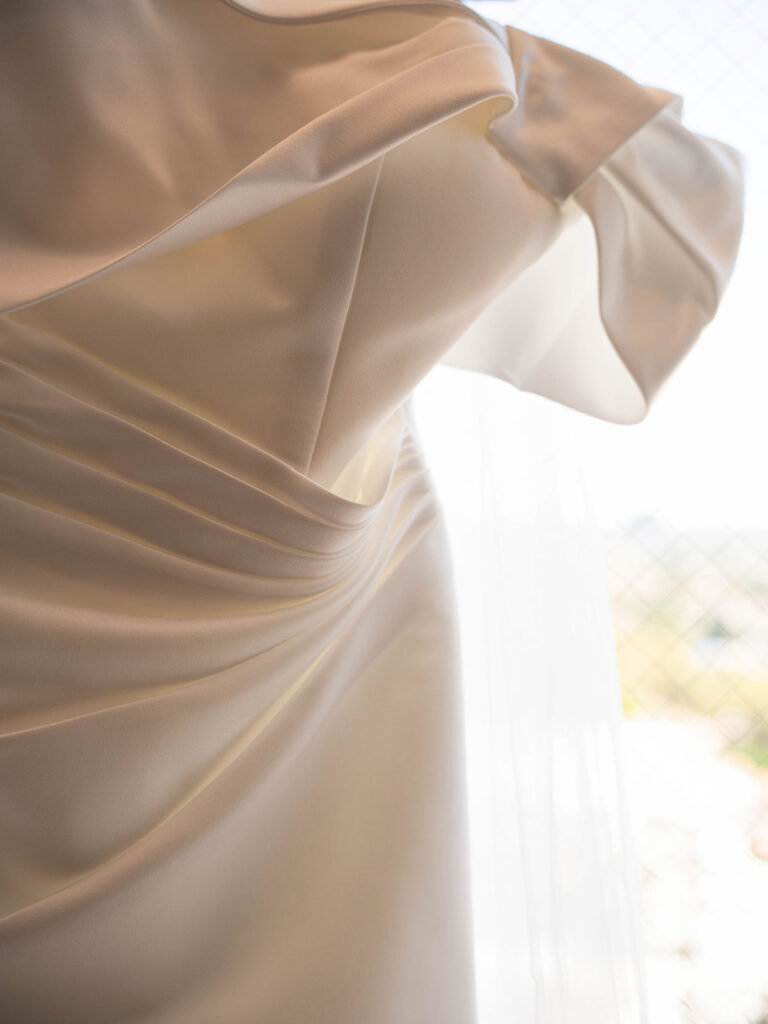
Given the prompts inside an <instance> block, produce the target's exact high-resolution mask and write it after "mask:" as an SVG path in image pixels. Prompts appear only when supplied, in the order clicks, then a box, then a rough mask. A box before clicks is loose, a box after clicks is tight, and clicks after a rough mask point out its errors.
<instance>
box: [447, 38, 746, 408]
mask: <svg viewBox="0 0 768 1024" xmlns="http://www.w3.org/2000/svg"><path fill="white" fill-rule="evenodd" d="M505 29H506V34H507V39H508V43H509V52H510V57H511V59H512V63H513V65H514V70H515V75H516V79H517V86H516V88H517V95H518V103H517V105H516V106H515V108H514V109H513V110H512V111H510V112H509V113H508V114H507V115H505V116H504V117H503V118H501V119H499V120H497V121H496V123H495V124H494V125H492V126H491V127H490V129H489V136H490V137H491V139H492V141H493V142H494V143H495V144H496V145H497V147H498V148H499V149H500V150H501V152H502V153H503V154H504V155H505V156H506V157H507V158H508V159H509V160H510V161H511V162H512V163H513V164H514V165H515V167H516V168H517V170H518V171H519V173H520V175H521V176H522V177H523V179H524V180H525V181H526V183H527V184H528V186H529V187H530V188H531V189H534V190H536V191H537V192H539V193H544V194H545V195H546V196H548V197H549V198H550V199H551V201H552V203H553V204H554V205H555V207H556V209H557V211H558V218H559V223H558V226H557V228H558V229H557V231H556V232H555V234H554V240H553V241H552V243H551V244H550V245H548V246H547V247H546V249H545V251H544V252H543V253H542V254H541V255H540V256H539V258H538V259H536V261H535V262H534V263H533V264H532V265H531V266H529V267H528V268H527V269H526V270H524V271H523V272H522V273H521V274H519V275H518V276H516V277H515V279H514V280H512V281H511V282H510V283H509V284H508V285H507V286H505V287H504V289H503V290H502V291H501V292H500V293H499V294H498V295H497V296H496V297H495V298H494V300H493V301H492V302H491V303H490V305H489V306H488V307H487V308H486V309H485V310H484V312H483V313H482V314H481V315H480V317H479V318H478V319H477V320H476V321H474V323H473V324H472V325H471V326H470V328H469V330H468V331H467V332H466V334H464V335H463V336H462V338H460V339H459V341H458V342H457V343H456V345H454V346H453V348H452V349H451V350H450V351H449V352H448V353H447V355H446V357H445V359H444V360H443V361H444V362H445V363H447V364H449V365H457V366H462V367H465V368H468V369H474V370H478V371H481V372H485V373H488V374H491V375H493V376H496V377H500V378H502V379H506V380H508V381H510V382H511V383H513V384H514V385H515V386H517V387H518V388H520V389H521V390H524V391H531V392H535V393H538V394H540V395H543V396H545V397H547V398H550V399H552V400H554V401H557V402H559V403H562V404H564V405H568V406H571V407H572V408H575V409H578V410H579V411H581V412H584V413H587V414H589V415H592V416H596V417H598V418H601V419H605V420H609V421H612V422H616V423H635V422H638V421H639V420H642V419H643V418H644V417H645V415H646V414H647V412H648V409H649V406H650V403H651V402H652V400H653V398H654V396H655V395H656V393H657V392H658V391H659V389H660V388H661V386H662V385H663V383H664V382H665V380H666V379H667V378H668V377H669V375H670V374H671V373H672V371H673V370H674V368H675V367H676V366H677V365H678V364H679V363H680V361H681V359H682V358H683V357H684V356H685V354H686V353H687V352H688V351H689V350H690V348H691V346H692V345H693V344H694V342H695V341H696V339H697V337H698V336H699V334H700V332H701V330H702V328H703V327H704V326H705V324H707V323H708V322H709V321H710V320H711V319H712V318H713V316H714V315H715V312H716V310H717V308H718V305H719V302H720V299H721V298H722V295H723V292H724V290H725V287H726V285H727V282H728V280H729V278H730V275H731V272H732V269H733V266H734V263H735V260H736V255H737V250H738V246H739V241H740V236H741V230H742V219H743V191H744V180H743V179H744V174H743V162H742V158H741V155H740V154H739V153H738V152H737V151H736V150H735V149H733V148H732V147H731V146H729V145H726V144H725V143H723V142H720V141H718V140H715V139H711V138H708V137H705V136H703V135H699V134H696V133H694V132H692V131H690V130H689V129H688V128H686V127H685V126H684V125H683V124H682V121H681V115H682V100H681V98H680V97H679V96H677V95H675V94H674V93H670V92H666V91H664V90H661V89H655V88H651V87H648V86H644V85H641V84H639V83H637V82H635V81H634V80H633V79H631V78H629V77H628V76H626V75H624V74H623V73H622V72H620V71H618V70H617V69H616V68H613V67H612V66H610V65H608V64H605V63H603V62H601V61H598V60H595V59H593V58H592V57H589V56H587V55H585V54H582V53H579V52H578V51H575V50H572V49H569V48H568V47H564V46H561V45H559V44H556V43H554V42H552V41H550V40H547V39H543V38H539V37H536V36H533V35H530V34H528V33H526V32H523V31H521V30H519V29H514V28H511V27H509V26H505Z"/></svg>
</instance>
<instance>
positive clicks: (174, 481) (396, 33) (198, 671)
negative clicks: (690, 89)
mask: <svg viewBox="0 0 768 1024" xmlns="http://www.w3.org/2000/svg"><path fill="white" fill-rule="evenodd" d="M0 97H1V99H0V103H1V104H2V118H1V119H0V124H1V128H0V131H1V132H2V137H1V139H0V142H1V149H2V159H1V160H0V254H1V263H0V307H1V309H2V315H0V523H1V525H2V532H1V534H0V569H1V574H0V715H1V722H0V915H1V916H0V1019H1V1020H2V1021H3V1022H4V1024H54V1022H55V1024H214V1022H216V1024H482V1022H481V1021H477V1019H476V1004H475V992H474V977H473V948H472V929H471V901H470V893H469V869H468V834H467V833H468V827H467V805H466V786H465V764H464V749H463V739H462V700H461V683H462V680H461V675H460V672H459V659H458V657H457V639H456V637H457V631H456V621H457V620H456V610H455V593H454V590H453V579H452V575H451V566H450V561H449V558H448V552H447V547H446V539H445V531H444V524H443V519H442V515H441V508H440V505H439V502H438V500H437V497H436V494H435V491H434V488H433V484H432V480H431V478H430V474H429V470H428V468H427V467H426V466H425V464H424V461H423V458H422V455H421V450H420V446H419V441H418V437H417V436H416V434H415V431H414V427H413V420H412V408H411V392H412V390H413V389H414V387H415V385H416V384H417V383H418V382H419V381H420V380H421V379H422V378H423V377H424V376H425V374H426V373H427V372H428V371H429V369H430V368H431V367H433V366H434V365H435V364H436V363H438V362H443V363H446V364H449V365H458V366H463V367H467V368H471V369H474V370H478V371H480V372H484V373H488V374H491V375H495V376H497V377H500V378H503V379H504V380H508V381H509V382H511V383H512V384H513V385H515V386H516V387H517V388H519V389H522V390H526V391H532V392H537V393H539V394H540V395H543V396H545V397H546V398H549V399H551V400H553V401H556V402H560V403H562V404H565V405H569V406H571V407H573V408H575V409H578V410H580V411H581V412H583V413H585V414H588V415H593V416H597V417H601V418H603V419H606V420H612V421H615V422H625V423H632V422H636V421H638V420H640V419H642V418H643V417H644V416H645V414H646V412H647V409H648V404H649V402H650V401H651V400H652V398H653V396H654V394H655V393H656V392H657V391H658V389H659V387H660V386H661V385H662V384H663V382H664V380H665V379H666V378H667V377H668V375H669V374H670V373H671V372H672V370H673V369H674V368H675V366H676V365H677V364H678V363H679V362H680V360H681V359H682V358H683V356H684V355H685V353H686V352H687V351H688V349H689V348H690V346H691V345H692V344H693V342H694V341H695V339H696V337H697V336H698V334H699V332H700V330H701V328H702V327H703V325H704V324H706V323H707V322H708V321H709V320H710V319H711V318H712V317H713V315H714V314H715V311H716V308H717V306H718V303H719V301H720V297H721V295H722V293H723V290H724V288H725V286H726V283H727V281H728V278H729V275H730V273H731V270H732V267H733V263H734V261H735V258H736V253H737V247H738V242H739V236H740V231H741V221H742V168H741V161H740V158H739V156H738V154H737V153H736V152H735V151H734V150H733V149H732V148H730V147H729V146H728V145H725V144H724V143H721V142H717V141H714V140H711V139H708V138H704V137H702V136H699V135H696V134H693V133H692V132H690V131H689V130H687V129H686V128H685V127H683V126H682V124H681V121H680V104H679V98H678V97H676V96H674V95H673V94H671V93H668V92H665V91H663V90H660V89H655V88H650V87H647V86H644V85H641V84H638V83H636V82H634V81H632V80H630V79H628V78H627V77H625V76H624V75H623V74H621V73H620V72H618V71H617V70H615V69H614V68H612V67H610V66H608V65H605V64H603V63H600V62H598V61H595V60H593V59H591V58H589V57H586V56H584V55H583V54H580V53H578V52H575V51H573V50H570V49H567V48H564V47H562V46H558V45H556V44H554V43H552V42H550V41H548V40H546V39H541V38H538V37H535V36H532V35H529V34H526V33H525V32H523V31H520V30H517V29H515V28H514V27H511V26H503V25H501V24H499V23H497V22H495V21H490V20H488V19H485V18H482V17H481V16H480V15H479V14H477V13H476V12H474V11H473V10H471V9H470V8H468V7H467V6H465V5H464V4H463V3H461V2H460V0H438V2H431V3H414V2H412V0H400V2H394V0H389V2H383V0H369V2H367V3H354V2H350V0H241V2H234V0H233V2H227V0H119V2H112V0H110V2H107V0H67V2H66V3H58V2H53V0H28V2H25V3H21V2H16V0H11V2H9V3H6V4H3V5H2V8H0ZM462 415H463V413H462V410H461V408H457V409H456V416H458V417H461V416H462ZM520 1024H524V1022H520Z"/></svg>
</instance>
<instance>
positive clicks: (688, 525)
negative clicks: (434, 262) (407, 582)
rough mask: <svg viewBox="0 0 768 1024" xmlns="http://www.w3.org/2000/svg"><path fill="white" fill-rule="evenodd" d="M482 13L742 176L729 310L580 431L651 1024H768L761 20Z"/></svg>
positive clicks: (732, 1)
mask: <svg viewBox="0 0 768 1024" xmlns="http://www.w3.org/2000/svg"><path fill="white" fill-rule="evenodd" d="M471 6H473V7H475V8H476V9H477V10H479V11H480V13H482V14H485V15H487V16H488V17H491V18H494V19H495V20H497V21H500V22H502V23H506V24H513V25H516V26H519V27H520V28H522V29H525V30H527V31H530V32H534V33H537V34H540V35H544V36H547V37H549V38H551V39H555V40H557V41H558V42H561V43H564V44H565V45H568V46H571V47H574V48H576V49H579V50H582V51H584V52H587V53H590V54H592V55H593V56H595V57H598V58H600V59H602V60H605V61H608V62H609V63H611V64H613V65H615V66H617V67H620V68H621V69H622V70H624V71H626V72H627V73H628V74H630V75H632V76H633V77H634V78H636V79H638V80H639V81H642V82H644V83H646V84H649V85H657V86H661V87H663V88H666V89H669V90H670V91H674V92H677V93H679V94H681V95H682V96H683V97H684V101H685V103H684V121H685V123H686V124H687V125H688V126H689V127H691V128H692V129H694V130H696V131H698V132H702V133H704V134H706V135H712V136H715V137H718V138H721V139H723V140H725V141H727V142H729V143H731V144H732V145H734V146H736V147H737V148H738V149H740V150H741V152H742V153H743V154H744V156H745V158H746V165H747V210H746V225H745V231H744V236H743V241H742V246H741V250H740V255H739V261H738V264H737V267H736V270H735V272H734V276H733V278H732V280H731V284H730V287H729V290H728V293H727V295H726V297H725V300H724V301H723V304H722V306H721V308H720V311H719V312H718V316H717V318H716V320H715V321H714V322H713V323H712V325H710V326H709V327H708V328H707V329H706V331H705V332H704V334H703V335H702V337H701V339H700V340H699V342H698V344H697V345H696V346H695V347H694V350H693V351H692V352H691V353H690V354H689V356H688V357H687V358H686V360H685V361H684V363H683V364H682V365H681V366H680V368H679V369H678V371H677V373H676V374H675V375H674V377H673V378H672V380H671V381H670V382H669V383H668V385H667V386H666V388H665V390H664V391H663V393H662V394H661V395H659V397H658V398H657V401H656V405H655V408H654V409H653V410H652V412H651V414H650V416H649V418H648V419H647V420H646V421H645V422H643V423H641V424H639V425H635V426H633V427H631V428H627V427H621V426H619V427H616V426H613V425H611V424H606V423H601V422H597V421H590V420H589V419H588V418H587V417H578V419H579V430H580V431H581V450H582V455H583V459H584V463H585V465H586V468H587V473H588V476H589V482H590V491H591V494H592V498H593V501H594V503H595V506H596V511H597V514H598V516H599V519H600V521H601V524H602V526H603V529H604V537H605V550H606V560H607V567H608V574H609V580H610V585H611V592H612V600H613V608H614V620H615V630H616V641H617V649H618V658H619V671H620V682H621V688H622V697H623V705H624V730H625V747H626V753H627V766H628V775H629V778H628V782H629V799H630V803H631V807H630V813H631V815H632V820H633V823H634V831H635V836H636V847H637V855H638V861H639V868H640V872H641V894H642V911H643V918H644V927H645V932H646V944H647V950H648V980H649V986H650V993H649V995H650V1020H651V1021H653V1024H766V1022H768V485H766V482H765V453H764V452H765V438H766V437H768V402H766V401H765V394H764V389H765V380H766V379H767V378H768V372H767V371H768V346H766V337H765V334H766V328H765V324H766V322H767V318H766V313H767V312H768V309H767V308H766V302H765V285H764V271H765V236H766V234H767V233H768V199H767V198H766V192H765V190H761V189H760V188H759V184H760V183H761V182H763V181H765V180H768V174H767V173H766V172H768V116H767V111H766V97H768V0H697V2H696V3H695V4H690V3H687V2H681V0H647V2H645V3H642V4H640V3H637V2H636V0H581V2H580V3H572V2H571V0H517V2H514V3H510V2H503V0H496V2H494V0H490V2H485V3H482V2H478V3H472V4H471Z"/></svg>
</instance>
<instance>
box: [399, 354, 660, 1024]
mask: <svg viewBox="0 0 768 1024" xmlns="http://www.w3.org/2000/svg"><path fill="white" fill-rule="evenodd" d="M413 409H414V413H415V417H416V423H417V427H418V430H419V432H420V435H421V440H422V444H423V447H424V450H425V453H426V456H427V459H428V460H429V463H430V465H431V467H432V471H433V474H434V478H435V483H436V486H437V488H438V491H439V494H440V496H441V500H442V504H443V509H444V513H445V516H446V520H447V526H448V531H449V536H450V539H451V545H452V555H453V563H454V571H455V577H456V588H457V594H458V602H459V614H460V623H461V642H462V647H463V665H464V680H465V694H464V699H465V712H466V714H465V721H466V743H467V763H468V786H469V796H470V817H471V849H472V858H473V860H472V863H473V900H474V912H475V926H476V957H477V981H478V1000H479V1005H478V1021H480V1022H481V1024H645V1022H646V1021H647V1014H646V1008H645V979H644V952H643V936H642V928H641V918H640V911H639V899H638V891H637V885H638V877H637V871H636V863H635V860H634V852H633V844H632V835H631V831H630V827H629V824H628V816H627V813H626V805H625V795H624V774H623V755H622V747H621V703H620V691H619V683H618V675H617V667H616V660H615V641H614V633H613V627H612V621H611V610H610V603H609V594H608V587H607V579H606V575H605V563H604V553H603V548H602V542H601V536H600V533H599V529H598V526H597V522H596V519H595V517H594V516H593V514H592V511H591V508H590V503H589V495H588V494H587V492H586V488H585V484H584V480H583V477H582V474H581V471H580V456H579V441H578V437H579V431H578V426H579V424H578V420H579V418H580V416H581V414H580V413H577V412H574V411H573V410H571V409H569V408H566V407H564V406H560V405H557V404H555V403H554V402H551V401H549V400H546V399H542V398H540V397H538V396H535V395H530V394H526V393H523V392H520V391H518V390H516V389H515V388H514V387H512V386H511V385H510V384H508V383H506V382H503V381H500V380H497V379H495V378H492V377H488V376H486V375H483V374H477V373H473V372H471V371H467V370H460V369H454V368H452V367H445V366H438V367H437V368H436V369H435V370H433V371H432V372H431V373H430V374H429V376H428V377H427V378H425V380H424V381H423V382H422V383H421V384H420V386H419V387H418V388H417V390H416V393H415V395H414V399H413Z"/></svg>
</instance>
